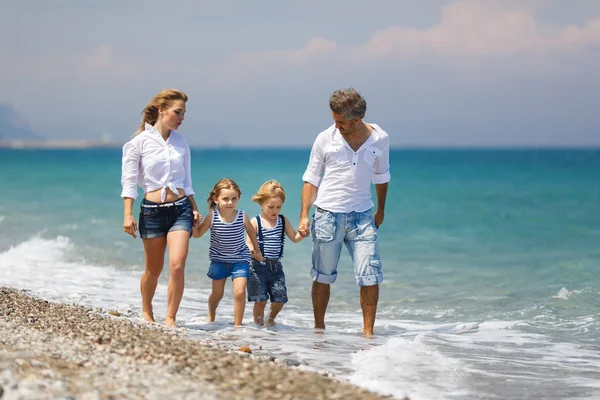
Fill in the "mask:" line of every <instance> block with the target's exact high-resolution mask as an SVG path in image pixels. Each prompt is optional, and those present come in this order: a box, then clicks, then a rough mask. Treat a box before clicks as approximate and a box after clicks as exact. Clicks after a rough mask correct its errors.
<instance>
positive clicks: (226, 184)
mask: <svg viewBox="0 0 600 400" xmlns="http://www.w3.org/2000/svg"><path fill="white" fill-rule="evenodd" d="M223 189H231V190H235V191H236V192H237V194H238V196H240V197H242V191H241V190H240V187H239V186H238V184H237V183H235V182H234V181H233V180H232V179H229V178H223V179H221V180H220V181H219V182H217V183H216V184H215V187H214V188H213V190H212V191H211V192H210V194H209V195H208V198H207V199H206V202H207V203H208V209H209V210H214V209H215V208H216V207H217V203H216V202H215V197H219V194H220V193H221V190H223Z"/></svg>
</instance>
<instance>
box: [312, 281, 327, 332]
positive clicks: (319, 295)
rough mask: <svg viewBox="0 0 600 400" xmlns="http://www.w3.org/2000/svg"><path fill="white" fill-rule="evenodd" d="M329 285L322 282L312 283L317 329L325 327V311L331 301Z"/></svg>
mask: <svg viewBox="0 0 600 400" xmlns="http://www.w3.org/2000/svg"><path fill="white" fill-rule="evenodd" d="M329 286H330V285H328V284H326V283H320V282H313V285H312V303H313V313H314V316H315V328H316V329H325V311H327V304H328V303H329V293H330V287H329Z"/></svg>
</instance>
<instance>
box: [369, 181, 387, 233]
mask: <svg viewBox="0 0 600 400" xmlns="http://www.w3.org/2000/svg"><path fill="white" fill-rule="evenodd" d="M387 190H388V183H387V182H386V183H379V184H376V185H375V194H376V195H377V209H376V210H375V215H373V219H374V220H375V226H376V227H377V228H379V225H381V224H382V223H383V217H384V212H385V199H386V197H387Z"/></svg>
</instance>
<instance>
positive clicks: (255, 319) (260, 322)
mask: <svg viewBox="0 0 600 400" xmlns="http://www.w3.org/2000/svg"><path fill="white" fill-rule="evenodd" d="M254 323H255V324H256V325H258V326H263V325H264V321H263V319H262V318H260V317H259V318H254Z"/></svg>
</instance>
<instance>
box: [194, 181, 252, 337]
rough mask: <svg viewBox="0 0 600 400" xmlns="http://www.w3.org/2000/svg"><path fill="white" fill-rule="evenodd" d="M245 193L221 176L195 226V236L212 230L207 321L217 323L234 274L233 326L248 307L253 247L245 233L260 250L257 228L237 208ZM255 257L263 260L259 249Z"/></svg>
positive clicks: (239, 322) (239, 320)
mask: <svg viewBox="0 0 600 400" xmlns="http://www.w3.org/2000/svg"><path fill="white" fill-rule="evenodd" d="M241 195H242V192H241V190H240V187H239V186H238V185H237V184H236V183H235V182H234V181H232V180H231V179H229V178H224V179H221V180H220V181H219V182H217V184H216V185H215V187H214V188H213V190H212V191H211V192H210V194H209V196H208V199H207V202H208V208H209V210H210V211H211V213H209V215H207V216H206V218H205V219H204V221H202V224H200V226H199V227H197V228H195V227H194V228H193V230H192V235H193V236H194V237H195V238H199V237H201V236H202V235H203V234H204V233H205V232H206V231H207V230H209V229H210V247H209V252H208V257H209V259H210V267H209V269H208V274H207V275H208V277H209V278H210V279H212V292H211V294H210V296H209V297H208V318H207V319H208V321H209V322H214V321H215V317H216V313H217V307H218V306H219V302H220V301H221V299H222V298H223V292H224V290H225V282H226V281H227V278H228V277H229V276H231V280H232V281H233V299H234V303H233V325H234V326H236V327H238V326H241V325H242V320H243V318H244V309H245V308H246V285H247V282H248V277H249V264H250V250H249V249H248V246H247V245H246V242H245V240H244V239H245V233H247V234H248V236H249V237H251V238H254V240H253V241H251V244H252V245H254V247H253V248H254V249H258V241H257V239H256V229H255V228H254V226H253V225H252V224H251V223H250V219H249V218H248V215H246V213H245V212H244V211H242V210H238V209H237V204H238V201H239V200H240V197H241ZM252 256H253V257H254V258H255V259H257V260H261V259H262V255H261V253H260V251H259V250H255V251H254V252H253V253H252Z"/></svg>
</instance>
